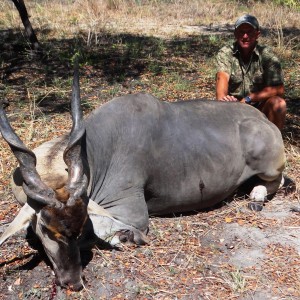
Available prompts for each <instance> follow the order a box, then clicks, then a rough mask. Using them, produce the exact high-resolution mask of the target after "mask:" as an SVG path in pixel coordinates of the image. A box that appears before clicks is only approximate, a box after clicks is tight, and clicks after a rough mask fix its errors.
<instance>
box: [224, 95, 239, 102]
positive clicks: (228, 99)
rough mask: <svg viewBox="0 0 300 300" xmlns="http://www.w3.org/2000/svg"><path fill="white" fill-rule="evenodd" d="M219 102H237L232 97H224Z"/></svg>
mask: <svg viewBox="0 0 300 300" xmlns="http://www.w3.org/2000/svg"><path fill="white" fill-rule="evenodd" d="M220 101H231V102H237V101H239V100H238V99H237V98H235V97H234V96H230V95H226V96H224V97H222V98H221V99H220Z"/></svg>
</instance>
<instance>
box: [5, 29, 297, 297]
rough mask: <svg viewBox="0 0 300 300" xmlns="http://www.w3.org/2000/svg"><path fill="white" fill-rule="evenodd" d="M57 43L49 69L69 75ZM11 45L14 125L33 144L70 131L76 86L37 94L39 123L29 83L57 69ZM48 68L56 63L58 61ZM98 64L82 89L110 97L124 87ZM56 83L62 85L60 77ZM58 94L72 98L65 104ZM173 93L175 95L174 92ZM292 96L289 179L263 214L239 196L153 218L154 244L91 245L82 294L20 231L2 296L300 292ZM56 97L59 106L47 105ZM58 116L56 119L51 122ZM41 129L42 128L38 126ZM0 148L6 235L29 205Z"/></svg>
mask: <svg viewBox="0 0 300 300" xmlns="http://www.w3.org/2000/svg"><path fill="white" fill-rule="evenodd" d="M188 30H189V31H190V30H191V28H188ZM189 34H190V32H189ZM197 34H198V33H197ZM195 41H196V42H195ZM200 42H201V41H199V43H200ZM52 43H53V45H54V46H53V49H52V50H53V52H54V54H53V57H52V60H51V61H50V63H51V64H53V65H55V67H53V70H54V71H53V70H50V71H52V72H53V73H54V72H56V73H55V74H59V72H61V73H63V72H65V70H66V68H67V65H66V64H65V65H61V66H60V63H61V61H59V59H57V60H55V59H56V57H55V54H56V53H55V46H57V45H56V44H55V42H54V41H52ZM193 43H198V40H192V42H191V43H190V44H188V45H190V46H191V48H190V49H189V51H190V58H191V60H193V61H196V60H195V57H194V56H193V55H194V48H193V46H194V44H193ZM6 46H7V45H6ZM6 46H5V44H3V45H2V46H0V47H2V48H1V51H2V52H1V53H2V55H4V54H6V53H8V52H9V53H10V54H9V57H10V59H11V60H8V61H9V64H8V65H5V66H3V67H2V69H1V74H2V75H1V76H2V77H1V78H2V79H3V78H4V77H5V80H4V79H3V81H2V83H3V84H5V85H6V86H8V87H9V88H10V89H11V90H9V91H7V93H6V98H7V99H8V100H10V101H11V106H10V108H9V110H10V117H11V119H12V120H13V121H15V122H14V125H15V126H17V128H18V132H19V133H20V135H21V137H22V138H28V139H27V142H28V143H29V145H30V147H34V146H36V145H37V144H39V143H41V142H42V141H46V140H48V139H50V138H52V137H54V136H57V135H60V134H62V133H65V132H66V131H67V130H68V125H69V123H70V122H69V115H68V112H67V110H66V109H65V106H66V104H65V102H64V101H68V100H65V98H67V99H68V95H69V92H70V90H69V85H68V88H67V90H66V91H65V87H62V88H61V89H60V90H59V93H60V94H59V96H55V97H57V98H55V97H52V96H51V95H52V94H51V93H50V92H51V91H50V92H45V93H46V95H44V94H43V95H42V96H40V98H38V99H39V100H40V103H41V104H43V110H42V109H41V111H42V113H41V111H40V110H36V111H35V113H36V115H35V120H34V122H33V121H32V120H31V119H30V116H29V113H28V111H27V109H28V102H29V100H30V99H31V98H33V94H32V87H31V86H30V85H29V83H32V82H34V83H35V84H36V85H38V84H39V85H41V86H42V87H43V83H44V81H42V84H40V82H39V80H40V78H41V77H42V76H44V77H45V78H46V77H47V76H50V75H51V74H52V75H53V73H51V72H49V70H48V69H47V72H48V73H47V72H46V71H45V72H44V69H43V70H42V71H41V72H40V71H39V68H40V65H35V64H33V63H32V62H31V61H30V59H29V63H28V62H27V60H28V58H26V59H24V56H23V54H21V55H20V54H19V53H20V45H12V46H11V45H9V46H7V47H8V48H5V47H6ZM63 46H64V45H61V46H60V47H62V48H63ZM71 46H72V45H71ZM196 46H197V45H196ZM66 51H68V50H66ZM97 51H98V50H97ZM99 53H101V52H100V51H99ZM174 53H175V50H174ZM174 53H172V55H173V56H175V54H174ZM200 54H201V53H200V52H199V53H196V54H195V56H197V59H199V60H201V59H202V58H201V55H200ZM7 55H8V54H7ZM111 55H112V57H113V54H111ZM15 56H16V57H17V58H16V57H15ZM54 57H55V59H54ZM112 57H110V60H108V61H109V62H110V65H113V66H115V68H117V67H118V62H119V61H116V60H113V58H112ZM24 60H25V61H26V63H24ZM185 60H188V58H187V57H180V60H179V59H178V61H180V63H182V62H183V61H185ZM168 63H169V62H168ZM28 65H30V67H28ZM110 65H108V66H110ZM16 66H17V67H16ZM48 66H49V68H50V64H49V62H48ZM99 66H100V63H99V65H98V66H96V67H92V66H84V67H83V71H82V78H83V79H82V81H83V84H82V87H83V89H82V96H83V99H85V100H86V99H96V98H97V97H98V95H99V94H101V93H102V94H103V93H105V92H106V91H109V92H108V94H106V97H107V98H109V97H110V96H109V95H110V94H112V88H115V86H113V87H112V86H111V85H110V86H109V85H108V84H104V83H103V82H102V81H101V80H100V78H102V77H103V72H102V71H101V67H102V66H100V67H99ZM191 66H192V64H190V65H189V68H191ZM131 69H132V66H131ZM198 69H199V70H200V68H198ZM198 69H197V70H198ZM190 70H191V69H189V72H186V74H185V73H184V72H182V73H181V75H182V76H187V78H188V79H189V80H190V79H191V78H197V80H198V81H197V83H195V84H196V85H197V86H198V87H199V86H200V87H201V90H200V91H199V90H198V91H197V92H198V94H200V96H207V95H212V94H213V88H212V80H211V79H207V77H205V76H202V75H203V74H202V75H201V74H199V73H195V74H190V73H191V72H190ZM43 72H44V73H43ZM197 72H198V71H197ZM45 74H46V75H45ZM49 74H50V75H49ZM200 75H201V76H200ZM126 76H127V75H126ZM151 76H152V75H151V74H150V75H149V77H147V78H146V80H144V81H143V84H142V87H143V89H144V90H146V91H147V89H148V85H147V82H150V79H149V78H150V77H151ZM160 76H162V75H157V77H156V79H157V81H162V80H163V77H160ZM191 76H192V77H191ZM193 76H194V77H193ZM152 77H153V76H152ZM97 78H98V79H97ZM48 79H49V78H48ZM205 80H206V81H205ZM191 81H192V80H191ZM135 82H136V81H134V80H133V79H132V78H130V76H128V77H126V80H124V82H123V83H122V84H121V85H120V86H119V85H118V87H120V90H119V91H118V92H119V93H121V94H122V93H123V92H124V90H126V93H127V92H128V91H129V92H135V91H136V90H137V89H139V88H140V87H141V85H139V86H137V85H136V84H135ZM48 84H49V82H48ZM55 84H56V85H55ZM55 84H54V85H53V86H54V87H53V89H55V88H57V87H58V85H59V84H61V82H56V83H55ZM150 85H151V86H152V87H153V86H156V85H158V84H157V82H154V83H153V82H150V83H149V86H150ZM24 86H25V87H26V88H24ZM96 87H97V88H96ZM164 88H165V89H166V88H167V87H166V86H165V87H164ZM99 89H100V92H98V90H99ZM96 91H97V92H96ZM36 93H37V92H36ZM52 93H53V91H52ZM170 93H171V91H170ZM49 95H50V96H51V97H52V98H51V97H50V98H49ZM178 95H179V96H181V97H185V98H187V97H188V96H189V95H190V97H191V98H193V97H194V91H191V90H190V91H187V92H186V93H185V92H183V91H180V92H178V93H177V94H175V96H174V94H173V97H174V98H175V97H177V96H178ZM19 97H20V99H21V100H22V101H24V102H22V103H21V102H18V101H19V100H16V99H19ZM59 97H62V98H63V99H64V101H62V102H60V100H59V99H61V98H59ZM164 97H165V98H168V94H166V95H164ZM48 98H49V99H48ZM58 98H59V99H58ZM41 99H42V100H41ZM54 100H55V101H54ZM164 100H166V99H164ZM51 101H52V104H51ZM97 101H98V100H97ZM37 102H38V101H37ZM287 102H288V108H289V111H288V119H287V124H286V127H285V129H284V131H283V137H284V141H285V145H286V154H287V158H288V163H287V167H286V170H285V173H284V174H285V176H286V178H287V180H286V186H285V187H284V188H282V189H281V190H280V191H279V192H278V193H277V194H276V195H275V196H274V197H273V199H271V200H270V201H268V202H267V203H266V204H265V206H264V208H263V210H262V211H261V212H253V211H250V210H249V209H248V208H247V199H246V198H247V197H245V196H241V195H240V194H235V195H233V196H232V197H231V198H230V199H227V200H226V201H224V202H223V203H222V205H219V206H218V207H214V208H212V209H211V210H208V211H202V212H194V213H193V214H189V215H177V216H168V217H163V218H157V217H155V218H151V220H150V231H149V235H148V237H149V240H150V243H149V245H147V246H143V247H137V246H133V245H124V246H123V248H122V249H106V248H105V247H103V245H101V244H99V245H95V246H94V247H93V248H92V249H85V250H84V251H82V261H83V265H84V270H83V274H84V277H85V288H84V289H83V290H82V291H80V292H72V291H70V290H62V289H60V288H59V287H58V286H57V285H56V284H55V281H54V273H53V271H52V270H51V266H50V264H49V262H48V261H47V259H46V257H45V255H44V254H43V252H42V250H41V248H40V245H39V243H38V242H37V241H36V239H35V238H34V236H33V234H32V233H31V232H25V231H23V232H19V233H18V234H16V235H15V236H13V237H12V238H10V239H9V240H8V241H6V242H5V244H4V245H3V246H2V247H1V256H0V282H1V284H0V299H1V300H2V299H3V300H4V299H5V300H6V299H7V300H14V299H49V300H58V299H205V300H206V299H207V300H214V299H216V300H217V299H226V300H229V299H239V300H253V299H254V300H268V299H272V300H277V299H278V300H284V299H293V300H296V299H300V213H299V212H296V211H293V207H296V208H297V207H300V196H299V184H300V160H299V157H300V148H299V137H300V122H299V111H300V109H299V97H298V98H291V99H287ZM24 103H25V104H24ZM49 103H50V104H51V105H52V106H51V107H50V106H47V105H48V104H49ZM54 103H55V105H56V106H55V107H54ZM98 104H99V103H97V105H98ZM100 104H101V103H100ZM88 105H91V106H88ZM93 105H96V104H94V103H93V104H86V102H85V106H84V107H85V113H88V111H89V110H91V109H92V108H93V107H92V106H93ZM41 106H42V105H41ZM31 113H32V111H31ZM50 121H51V122H50ZM21 122H22V123H21ZM49 123H53V124H55V126H54V127H53V128H52V127H49V126H50V125H49ZM32 126H33V127H35V128H36V129H35V131H34V132H33V133H32V131H31V130H32ZM28 135H30V138H29V137H28ZM0 150H1V164H0V168H1V178H0V197H1V202H0V212H1V213H0V225H1V227H0V233H1V232H3V230H4V228H5V227H6V226H7V224H8V223H9V222H11V221H12V220H13V218H14V216H15V214H16V212H17V211H18V210H19V208H20V207H19V206H18V204H16V203H15V201H14V199H13V196H12V194H11V191H10V188H9V178H10V174H11V172H12V170H13V168H14V167H15V166H16V162H15V161H14V160H13V159H12V155H11V154H10V152H9V149H8V147H7V146H6V145H5V143H4V142H3V140H2V139H1V141H0ZM295 184H296V188H295V186H294V185H295Z"/></svg>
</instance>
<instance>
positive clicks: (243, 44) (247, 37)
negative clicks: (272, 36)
mask: <svg viewBox="0 0 300 300" xmlns="http://www.w3.org/2000/svg"><path fill="white" fill-rule="evenodd" d="M259 35H260V31H259V30H256V29H255V28H253V27H252V26H251V25H249V24H242V25H241V26H239V27H238V28H237V29H236V30H235V32H234V36H235V38H236V40H237V43H238V45H239V46H240V48H241V49H242V50H253V49H254V47H255V45H256V40H257V39H258V37H259Z"/></svg>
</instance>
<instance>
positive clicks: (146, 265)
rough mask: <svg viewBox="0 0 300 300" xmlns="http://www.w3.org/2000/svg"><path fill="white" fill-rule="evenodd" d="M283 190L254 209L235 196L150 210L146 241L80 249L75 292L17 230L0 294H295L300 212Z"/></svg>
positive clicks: (5, 253)
mask: <svg viewBox="0 0 300 300" xmlns="http://www.w3.org/2000/svg"><path fill="white" fill-rule="evenodd" d="M285 191H286V189H282V190H281V191H280V192H278V193H277V195H276V196H275V197H274V198H273V199H272V200H271V201H269V202H268V203H267V204H266V205H265V206H264V209H263V210H262V211H261V212H252V211H250V210H248V208H247V200H245V199H238V198H235V199H234V200H232V201H230V202H227V203H225V204H223V205H222V206H221V207H217V208H214V209H212V210H210V211H207V212H199V213H195V214H193V215H185V216H175V217H164V218H152V219H151V223H150V232H149V239H150V244H149V245H148V246H143V247H135V246H132V245H124V248H123V249H113V250H111V249H110V250H107V249H106V250H105V249H104V250H103V249H101V245H98V246H96V247H95V248H93V249H92V250H85V251H83V252H82V258H83V262H84V265H85V268H84V271H83V274H84V276H85V280H86V283H85V289H84V290H82V291H81V292H79V293H72V292H70V291H66V290H61V289H60V288H59V287H57V286H56V285H55V283H54V274H53V272H52V270H51V268H50V267H49V265H48V264H47V262H45V260H43V259H45V256H43V255H41V252H37V251H38V250H37V249H38V248H37V244H36V241H35V240H34V239H33V237H32V235H30V234H29V238H28V239H27V240H25V237H26V233H25V232H22V233H20V234H17V235H16V236H14V238H11V239H10V240H9V241H8V242H6V244H5V246H4V248H3V249H2V251H1V253H2V257H5V258H6V260H5V261H3V259H1V269H0V272H1V273H0V275H1V281H2V284H1V288H0V292H1V299H249V300H250V299H257V300H258V299H299V297H300V287H299V281H300V278H299V276H300V272H299V271H300V270H299V269H300V256H299V252H300V227H299V222H300V214H299V213H297V212H293V211H291V207H293V206H299V195H297V194H296V193H293V192H292V193H289V195H286V194H285ZM29 244H31V246H29ZM31 247H33V248H31ZM33 249H35V250H33Z"/></svg>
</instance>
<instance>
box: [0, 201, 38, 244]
mask: <svg viewBox="0 0 300 300" xmlns="http://www.w3.org/2000/svg"><path fill="white" fill-rule="evenodd" d="M35 214H36V212H35V210H34V209H33V208H32V207H30V206H29V205H28V204H27V203H26V204H25V205H24V206H23V207H22V208H21V210H20V211H19V213H18V214H17V216H16V217H15V219H14V220H13V221H12V222H11V223H10V224H9V226H8V227H7V228H6V230H5V231H4V233H3V234H2V236H1V237H0V245H2V244H3V243H4V242H5V241H6V240H7V239H8V238H9V237H11V236H12V235H13V234H15V233H16V232H18V231H20V230H21V229H25V228H27V227H28V226H29V224H30V222H31V220H32V218H33V216H34V215H35Z"/></svg>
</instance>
